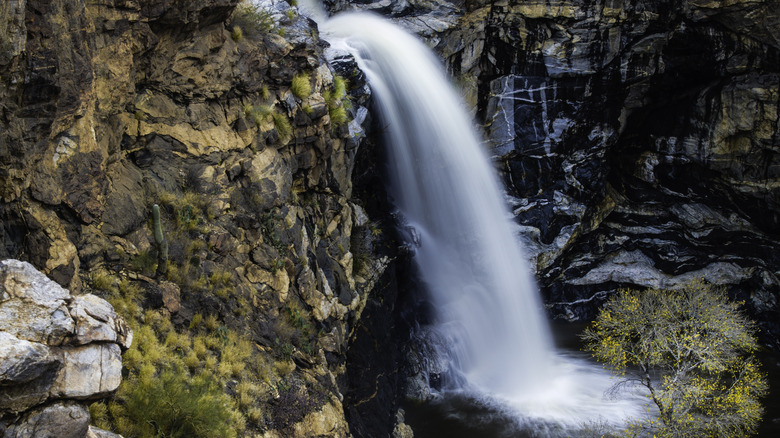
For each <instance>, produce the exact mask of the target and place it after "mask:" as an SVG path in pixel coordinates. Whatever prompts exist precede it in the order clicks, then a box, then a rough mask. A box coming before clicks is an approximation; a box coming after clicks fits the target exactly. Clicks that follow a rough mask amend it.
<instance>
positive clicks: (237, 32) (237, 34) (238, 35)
mask: <svg viewBox="0 0 780 438" xmlns="http://www.w3.org/2000/svg"><path fill="white" fill-rule="evenodd" d="M230 37H231V38H233V41H235V42H239V41H241V39H242V38H244V31H243V30H242V29H241V27H240V26H238V25H235V26H233V30H232V31H231V32H230Z"/></svg>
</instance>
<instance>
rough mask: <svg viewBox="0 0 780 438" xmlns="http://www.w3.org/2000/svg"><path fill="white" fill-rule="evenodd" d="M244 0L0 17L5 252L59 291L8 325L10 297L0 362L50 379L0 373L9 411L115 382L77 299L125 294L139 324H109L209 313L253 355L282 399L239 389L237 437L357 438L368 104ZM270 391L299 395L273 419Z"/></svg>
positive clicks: (48, 7) (305, 38)
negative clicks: (156, 217)
mask: <svg viewBox="0 0 780 438" xmlns="http://www.w3.org/2000/svg"><path fill="white" fill-rule="evenodd" d="M254 3H255V4H257V5H258V7H257V8H254V9H252V8H249V9H247V8H245V5H242V6H240V7H238V9H237V5H238V4H239V1H238V0H189V1H184V2H181V1H180V2H170V1H166V2H159V1H152V0H127V1H125V0H116V1H114V0H109V1H100V2H90V1H84V0H63V1H55V2H51V1H48V0H19V1H16V0H14V1H11V2H3V4H2V6H0V114H1V116H0V198H2V202H0V258H19V259H23V260H25V261H27V262H29V263H30V264H32V265H33V266H35V267H36V268H37V269H39V270H40V271H41V272H43V273H44V274H46V275H47V276H48V277H50V278H51V279H52V280H53V283H52V282H49V283H47V285H48V286H47V287H51V289H52V290H54V291H59V293H61V294H63V295H62V296H59V295H56V294H49V295H47V297H46V299H41V300H38V301H36V304H35V305H34V306H27V307H25V308H24V309H25V310H24V312H27V313H25V315H24V318H33V317H34V318H35V319H36V321H37V320H39V319H40V320H41V321H43V318H44V317H48V318H49V319H47V320H46V321H47V322H40V323H38V322H36V323H35V324H45V325H43V326H38V325H35V326H33V324H28V325H19V326H14V327H9V326H7V324H12V323H11V322H9V321H13V320H14V318H15V317H17V316H20V317H21V316H22V315H21V313H20V312H22V310H20V306H21V304H19V302H18V300H17V299H16V298H14V297H10V299H7V298H6V297H4V298H3V303H4V304H3V306H2V307H0V329H1V330H3V331H6V332H7V335H3V336H4V338H2V339H6V338H8V337H9V336H13V337H14V339H17V338H18V339H20V340H19V341H16V340H10V341H8V342H10V343H11V344H13V345H14V347H13V351H12V352H8V353H5V352H4V353H3V354H14V355H17V356H21V357H23V358H24V359H23V360H24V361H26V362H25V363H30V364H37V365H36V367H37V368H38V369H40V370H43V371H41V373H42V374H41V377H40V378H38V379H37V380H26V379H28V375H27V374H25V373H26V372H27V371H24V370H19V369H17V368H9V369H7V370H6V369H3V373H4V374H3V376H5V377H4V379H8V380H9V381H18V380H20V379H22V380H24V381H25V382H27V383H25V384H26V385H28V386H29V387H30V389H29V390H28V391H26V392H25V394H26V396H25V397H26V398H25V399H24V400H22V394H21V393H20V394H17V395H14V396H13V400H9V401H7V403H8V404H9V406H10V404H11V403H13V406H14V407H13V409H14V412H17V411H19V412H21V411H22V410H23V409H22V407H24V408H25V409H26V406H28V405H29V406H32V405H37V404H39V403H42V402H43V400H45V399H46V398H47V397H55V398H56V397H68V398H77V399H81V398H89V397H92V396H93V395H95V396H96V395H98V394H104V393H107V392H110V391H112V390H113V389H114V388H115V386H116V384H117V383H118V381H119V380H118V378H119V373H118V372H113V371H109V370H108V369H106V370H105V372H102V373H94V372H93V370H90V368H89V366H92V364H98V365H101V366H103V367H104V368H110V367H113V366H115V365H117V364H118V363H119V352H120V350H119V348H123V347H125V346H126V345H127V344H129V342H130V340H129V331H122V330H123V329H121V328H118V327H119V325H120V321H121V320H120V319H117V318H116V316H115V315H114V314H113V313H111V312H109V311H108V308H107V307H106V306H105V305H103V304H101V302H98V301H96V298H95V297H93V296H91V295H78V294H79V293H80V292H82V291H84V292H92V293H93V294H95V295H100V296H101V297H105V298H109V299H110V298H111V297H110V296H109V295H110V293H109V290H113V289H115V288H118V285H119V284H123V285H126V286H128V287H129V288H130V289H131V290H140V291H141V292H139V294H138V296H139V298H138V301H139V303H138V304H139V306H140V307H141V309H134V308H131V307H127V308H123V309H122V311H123V312H125V313H123V315H126V317H127V318H128V320H130V318H131V317H132V318H137V319H138V320H139V321H140V320H142V319H143V318H144V317H145V316H146V314H145V313H144V311H148V310H152V311H154V312H155V314H160V315H163V317H164V318H165V319H167V320H170V321H171V323H172V324H173V325H174V326H175V328H176V330H179V331H180V332H186V331H187V330H188V329H189V328H190V324H191V323H192V321H194V320H195V321H200V319H197V318H201V319H207V318H204V316H205V317H213V318H215V319H214V320H210V321H213V324H214V329H215V330H216V329H217V328H220V329H221V330H222V331H220V333H225V330H230V331H231V333H241V334H242V335H245V336H246V337H248V338H249V339H250V340H251V341H252V342H251V345H252V351H253V354H255V353H256V355H257V356H262V357H264V358H265V359H266V362H267V363H268V365H267V367H268V368H271V371H270V372H269V373H265V370H263V372H264V373H265V375H264V376H263V379H267V380H268V381H269V382H271V380H273V379H276V380H273V382H271V383H274V385H276V383H278V385H276V386H274V385H270V384H269V385H267V386H269V387H270V389H268V390H267V391H263V393H262V394H261V395H257V394H255V393H252V396H255V397H256V398H257V399H260V398H262V399H263V401H262V403H261V402H257V404H259V405H262V406H259V408H258V409H256V410H255V411H254V412H253V415H254V416H253V417H252V419H250V420H247V421H248V424H247V426H246V427H247V429H248V432H247V434H250V431H251V434H257V435H262V434H269V435H268V436H272V435H273V434H274V433H278V434H280V435H281V436H310V434H315V433H316V434H330V435H334V436H346V435H348V434H349V432H348V426H347V423H346V422H345V420H344V415H343V412H344V408H343V406H342V404H341V399H342V398H343V395H342V394H341V393H340V388H339V386H338V383H340V382H342V381H343V375H344V373H345V368H344V362H345V359H346V355H345V352H346V343H347V339H349V337H350V334H351V332H352V331H353V330H354V327H355V322H356V321H357V320H359V318H360V315H361V312H362V309H363V307H364V306H365V303H366V300H367V298H368V294H369V292H370V291H371V290H372V289H373V285H374V282H375V281H376V280H377V278H379V275H380V274H381V272H382V270H383V269H384V268H385V266H387V264H388V263H389V257H388V258H384V259H383V260H379V258H378V257H375V254H372V253H371V252H370V250H369V251H363V250H362V249H359V248H370V245H368V246H366V245H365V244H364V243H365V242H366V241H367V242H370V241H372V240H375V239H374V237H373V235H372V233H371V232H370V227H371V224H372V223H371V221H370V220H369V218H368V217H367V216H366V214H365V212H364V210H363V208H362V207H361V206H360V202H359V201H358V199H356V198H355V197H354V196H353V194H352V192H353V183H352V172H353V169H354V165H355V155H356V153H357V150H358V145H359V143H360V139H361V138H362V137H364V136H365V133H364V132H363V130H362V127H361V123H362V121H363V120H364V119H365V118H366V109H365V108H364V105H366V102H367V99H368V98H369V92H368V89H367V88H366V87H365V84H364V79H362V78H361V77H360V75H359V72H358V71H357V69H356V65H355V63H354V60H351V59H350V57H349V56H347V55H345V54H333V56H334V57H337V58H338V59H337V60H336V59H335V58H334V63H333V64H334V66H335V67H331V66H330V65H329V64H328V62H327V60H326V53H325V48H326V46H327V44H325V43H323V42H322V41H320V40H319V39H318V37H317V32H316V28H315V27H314V25H313V23H311V22H309V21H308V20H307V19H305V18H302V17H300V16H299V15H298V13H297V10H296V9H295V8H294V7H291V6H290V4H289V3H287V2H284V1H280V0H266V1H255V2H254ZM290 3H294V2H290ZM329 56H330V55H329ZM337 74H340V75H341V76H343V77H344V78H345V79H347V80H348V86H347V87H346V90H344V91H339V87H338V86H337V85H338V84H341V85H344V82H342V81H341V78H338V77H336V75H337ZM353 75H354V77H353ZM294 84H295V87H293V85H294ZM341 88H345V87H341ZM345 92H346V93H348V95H347V94H345ZM345 109H346V111H345ZM344 114H347V115H348V116H347V117H345V116H344ZM353 118H357V121H352V119H353ZM345 119H346V120H345ZM155 204H157V205H158V206H159V207H160V210H161V214H160V216H161V226H160V231H162V234H163V235H164V236H165V239H166V241H167V248H166V251H163V250H162V246H161V245H160V244H159V243H158V242H157V241H156V240H155V231H156V230H153V229H152V228H153V226H154V225H153V222H152V221H151V217H152V211H153V205H155ZM358 242H359V243H360V244H359V245H358ZM163 253H165V256H163ZM163 260H164V266H162V267H160V266H161V265H162V264H163ZM156 268H157V269H156ZM55 283H56V284H55ZM57 284H58V285H59V286H62V287H66V288H69V289H70V291H71V292H73V293H74V294H76V295H77V296H76V297H75V298H72V297H70V295H67V294H66V293H65V292H64V291H63V290H62V289H60V288H59V286H57V287H54V286H56V285H57ZM120 298H122V297H120ZM117 309H119V306H117ZM135 310H138V311H137V312H135ZM196 316H197V318H196ZM16 320H18V319H16ZM291 320H292V321H293V322H294V323H295V324H297V326H291V322H290V321H291ZM280 327H283V328H284V329H285V330H286V332H283V333H282V331H281V330H280ZM302 327H305V328H306V330H307V333H310V334H309V335H307V337H306V339H304V340H305V341H306V342H303V341H301V339H303V338H304V336H299V335H300V333H299V332H300V331H301V328H302ZM112 329H113V331H112ZM280 338H281V339H282V340H281V341H280ZM8 339H11V338H8ZM21 340H25V342H29V343H30V344H29V345H28V344H27V343H25V342H22V341H21ZM310 340H311V342H309V341H310ZM44 343H45V344H46V345H47V346H48V347H47V348H48V350H42V349H41V347H39V346H37V345H38V344H44ZM293 344H296V345H293ZM65 345H67V348H65ZM117 345H118V346H119V347H117ZM9 348H10V347H9ZM304 350H305V351H304ZM3 351H5V350H3ZM282 356H285V357H284V360H283V361H282V360H280V357H282ZM201 359H203V358H202V357H201ZM244 365H246V368H247V369H249V368H250V367H253V368H252V369H253V370H255V369H256V368H258V367H255V364H254V363H252V364H244ZM274 365H275V366H274ZM239 366H240V365H237V366H236V369H238V368H239ZM290 369H291V370H292V371H289V370H290ZM47 370H48V371H47ZM111 370H113V368H111ZM258 372H259V371H258ZM274 372H276V373H277V374H284V376H283V379H284V380H283V381H282V380H281V378H277V376H276V375H274ZM269 375H273V376H271V377H269ZM95 376H99V378H96V377H95ZM44 377H45V379H44ZM29 379H32V377H29ZM41 380H45V384H39V383H32V382H38V381H41ZM258 380H259V379H258ZM277 380H279V382H277ZM231 385H232V386H231ZM225 386H226V388H228V389H226V391H225V392H226V393H228V394H229V395H231V396H235V391H232V390H231V389H230V388H232V387H234V386H236V385H235V382H232V383H230V382H228V384H226V385H225ZM277 387H283V388H287V389H288V391H286V392H287V393H290V392H291V391H289V389H290V388H293V387H294V388H296V390H297V389H300V391H297V392H295V394H294V395H295V396H296V397H298V399H296V400H297V401H300V406H304V408H301V409H299V411H300V412H297V411H296V412H293V413H292V414H290V415H287V412H283V413H284V414H285V415H278V417H283V418H281V419H280V418H276V419H274V418H268V417H269V416H270V417H273V416H274V412H276V411H280V412H281V411H284V409H282V408H284V406H282V407H281V408H279V405H280V404H283V402H284V399H283V397H280V396H279V391H278V390H277ZM231 391H232V392H231ZM252 391H254V389H252ZM256 392H260V391H259V390H258V391H256ZM6 394H9V393H4V394H3V396H6ZM314 394H316V397H315V395H314ZM266 402H267V405H264V403H266ZM244 405H245V406H243V409H244V411H247V410H248V409H249V408H247V404H246V403H245V404H244ZM250 405H254V403H252V404H250ZM277 408H278V409H277ZM63 409H64V408H63ZM244 414H245V417H246V418H249V414H248V413H247V412H244ZM293 414H294V415H293ZM20 415H21V414H20ZM74 415H75V414H74ZM50 417H51V416H50ZM52 422H54V420H52ZM52 424H53V423H52ZM275 429H284V430H275ZM19 430H21V429H19ZM40 433H41V434H43V432H40ZM41 436H43V435H41Z"/></svg>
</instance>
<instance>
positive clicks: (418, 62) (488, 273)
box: [323, 14, 553, 391]
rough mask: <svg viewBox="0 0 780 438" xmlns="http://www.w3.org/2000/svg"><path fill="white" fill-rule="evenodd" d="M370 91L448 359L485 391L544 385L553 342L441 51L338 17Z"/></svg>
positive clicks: (377, 25) (389, 27) (339, 31)
mask: <svg viewBox="0 0 780 438" xmlns="http://www.w3.org/2000/svg"><path fill="white" fill-rule="evenodd" d="M323 30H324V31H325V32H326V33H329V34H332V35H336V36H339V35H340V36H344V37H347V36H349V37H350V40H349V44H351V45H352V47H351V49H352V51H353V53H355V54H356V55H357V56H358V58H359V64H360V65H361V67H362V69H363V71H364V72H365V73H366V76H367V78H368V82H369V84H370V85H371V89H372V92H373V93H374V96H375V99H376V103H377V106H378V108H379V117H380V118H381V126H382V127H383V129H384V130H385V136H386V144H387V148H388V149H389V153H388V155H389V157H388V165H389V173H390V179H391V181H390V187H391V194H392V196H393V197H394V201H395V206H396V207H397V208H398V210H399V211H400V212H401V214H402V216H403V218H404V219H405V221H406V222H407V224H408V225H409V226H410V227H411V228H412V229H413V230H414V233H415V235H416V236H417V247H416V252H415V255H414V260H415V262H416V263H417V265H418V266H419V270H420V273H421V277H422V279H423V281H424V282H425V284H426V286H427V289H428V292H429V293H430V297H431V300H432V302H433V304H434V306H435V308H436V311H437V317H438V321H437V327H438V329H439V330H440V331H442V335H443V336H445V337H446V338H449V339H452V340H453V341H454V342H457V343H459V344H460V345H457V348H453V349H452V351H451V353H452V356H453V357H452V359H453V361H454V362H456V363H457V368H458V369H459V370H460V371H461V372H462V373H463V376H464V377H466V379H467V380H468V381H469V382H471V383H473V384H475V385H477V386H479V387H483V388H486V389H488V390H490V391H498V390H500V389H502V388H503V389H506V387H507V385H511V386H512V387H513V388H516V390H518V391H521V390H523V391H529V390H533V386H534V385H539V384H544V383H543V381H544V380H546V379H545V378H544V374H545V373H546V372H547V370H549V369H550V363H549V362H550V360H551V357H552V352H553V348H552V341H551V335H550V333H549V328H548V327H547V323H546V321H545V318H544V316H543V315H544V310H543V309H542V305H541V303H540V300H539V297H538V294H537V292H536V288H535V286H534V283H533V280H532V278H531V276H530V269H529V268H528V267H527V266H526V262H525V258H524V257H523V256H522V254H521V251H520V248H519V246H518V243H517V238H516V236H515V235H514V233H513V230H512V227H511V226H510V224H511V223H510V220H509V212H508V211H507V208H506V202H505V200H504V198H503V195H502V191H501V188H500V186H499V184H498V181H497V180H496V176H495V171H494V169H493V168H492V167H491V164H490V161H489V159H488V157H487V156H486V154H485V152H484V151H483V148H482V147H481V145H480V142H479V140H478V137H477V135H476V133H475V132H474V128H473V122H472V121H471V120H470V118H469V117H468V115H467V113H466V111H465V108H464V107H463V104H462V103H461V102H460V101H459V99H458V98H457V95H456V93H455V92H454V91H453V90H452V89H451V85H450V83H449V81H448V79H447V78H446V77H445V75H444V73H443V69H442V68H441V66H440V65H439V63H438V61H437V59H436V58H435V57H434V55H433V54H432V53H431V52H430V50H429V49H428V48H427V47H426V46H425V45H423V44H422V43H421V42H420V41H418V40H417V39H416V38H414V37H413V36H411V35H409V34H407V33H406V32H404V31H403V30H401V29H400V28H398V27H396V26H395V25H393V24H391V23H389V22H387V21H385V20H383V19H381V18H379V17H375V16H373V15H362V14H349V15H340V16H336V17H334V18H333V19H332V20H331V21H329V22H328V23H327V24H326V25H325V26H324V27H323Z"/></svg>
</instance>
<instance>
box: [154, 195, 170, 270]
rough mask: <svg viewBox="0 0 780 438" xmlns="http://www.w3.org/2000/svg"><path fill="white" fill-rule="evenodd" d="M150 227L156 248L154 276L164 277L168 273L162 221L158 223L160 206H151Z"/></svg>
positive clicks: (166, 245) (166, 248) (166, 243)
mask: <svg viewBox="0 0 780 438" xmlns="http://www.w3.org/2000/svg"><path fill="white" fill-rule="evenodd" d="M152 226H153V228H154V243H155V246H157V273H156V274H155V275H156V276H158V277H159V276H161V275H165V274H166V273H167V272H168V241H167V240H166V239H165V236H163V230H162V221H160V206H159V205H157V204H154V205H153V206H152Z"/></svg>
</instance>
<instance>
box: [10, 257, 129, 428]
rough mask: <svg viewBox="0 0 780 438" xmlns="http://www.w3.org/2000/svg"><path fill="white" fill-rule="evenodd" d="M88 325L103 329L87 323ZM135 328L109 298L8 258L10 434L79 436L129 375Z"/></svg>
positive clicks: (25, 263)
mask: <svg viewBox="0 0 780 438" xmlns="http://www.w3.org/2000/svg"><path fill="white" fill-rule="evenodd" d="M85 326H88V327H93V328H94V327H99V330H85ZM131 343H132V332H131V331H130V329H129V328H128V327H127V326H126V325H125V323H124V321H123V320H122V319H121V318H119V317H118V316H117V315H116V313H115V312H114V309H113V308H112V307H111V305H110V304H108V303H107V302H106V301H105V300H103V299H101V298H98V297H96V296H94V295H81V296H77V297H74V296H72V295H71V294H70V292H68V291H67V290H66V289H63V288H62V287H61V286H59V285H58V284H57V283H55V282H53V281H52V280H50V279H48V278H47V277H46V276H45V275H43V274H42V273H40V272H38V271H37V270H36V269H35V268H34V267H33V266H32V265H31V264H29V263H27V262H21V261H18V260H3V261H0V430H5V435H4V436H6V437H39V436H41V437H43V436H48V437H61V436H69V437H71V436H72V437H79V438H83V437H85V436H86V434H87V428H88V426H89V412H88V411H87V408H86V406H85V405H84V404H82V403H77V402H74V401H73V400H86V399H95V398H100V397H104V396H106V395H109V394H111V393H112V392H113V391H115V390H116V389H117V388H118V387H119V383H120V382H121V379H122V360H121V356H120V351H121V349H122V348H128V347H129V346H130V344H131Z"/></svg>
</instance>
